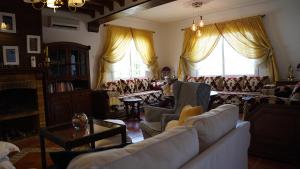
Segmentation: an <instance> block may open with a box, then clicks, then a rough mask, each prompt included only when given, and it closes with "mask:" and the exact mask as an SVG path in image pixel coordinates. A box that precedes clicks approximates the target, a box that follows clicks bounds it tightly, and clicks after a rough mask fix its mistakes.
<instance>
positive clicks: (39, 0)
mask: <svg viewBox="0 0 300 169" xmlns="http://www.w3.org/2000/svg"><path fill="white" fill-rule="evenodd" d="M85 1H86V0H67V2H68V4H67V7H68V8H69V10H70V11H72V12H76V9H77V8H79V7H82V6H83V5H84V4H85ZM24 2H26V3H30V4H31V5H32V7H33V8H34V9H37V10H40V9H42V8H44V7H45V6H47V7H48V8H52V9H53V10H54V12H56V9H58V8H60V7H62V6H64V1H63V0H24ZM38 5H39V6H38Z"/></svg>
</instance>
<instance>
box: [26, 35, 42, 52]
mask: <svg viewBox="0 0 300 169" xmlns="http://www.w3.org/2000/svg"><path fill="white" fill-rule="evenodd" d="M26 38H27V53H41V37H40V36H37V35H27V36H26Z"/></svg>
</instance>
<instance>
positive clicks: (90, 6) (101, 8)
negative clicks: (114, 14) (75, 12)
mask: <svg viewBox="0 0 300 169" xmlns="http://www.w3.org/2000/svg"><path fill="white" fill-rule="evenodd" d="M82 8H88V9H93V10H96V11H98V12H99V13H100V14H101V15H103V14H104V6H97V5H91V4H88V3H86V4H85V5H84V6H83V7H82Z"/></svg>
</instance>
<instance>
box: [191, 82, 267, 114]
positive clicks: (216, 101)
mask: <svg viewBox="0 0 300 169" xmlns="http://www.w3.org/2000/svg"><path fill="white" fill-rule="evenodd" d="M186 81H188V82H198V83H206V84H209V85H210V86H211V88H212V90H213V91H217V92H218V95H217V96H215V97H213V99H212V100H211V103H210V105H211V107H210V108H215V107H218V106H219V105H222V104H234V105H237V106H239V110H240V113H242V112H243V107H244V99H243V98H245V97H247V96H259V95H262V90H263V88H264V86H265V85H267V84H269V83H270V79H269V77H268V76H232V77H222V76H209V77H208V76H200V77H191V76H187V77H186Z"/></svg>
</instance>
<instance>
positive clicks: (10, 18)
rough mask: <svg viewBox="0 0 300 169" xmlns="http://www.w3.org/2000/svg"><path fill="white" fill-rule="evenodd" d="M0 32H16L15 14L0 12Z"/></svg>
mask: <svg viewBox="0 0 300 169" xmlns="http://www.w3.org/2000/svg"><path fill="white" fill-rule="evenodd" d="M0 32H7V33H16V16H15V14H13V13H7V12H0Z"/></svg>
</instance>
